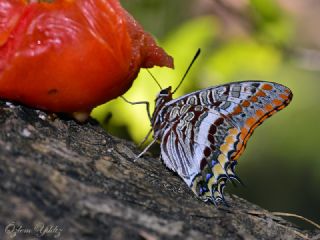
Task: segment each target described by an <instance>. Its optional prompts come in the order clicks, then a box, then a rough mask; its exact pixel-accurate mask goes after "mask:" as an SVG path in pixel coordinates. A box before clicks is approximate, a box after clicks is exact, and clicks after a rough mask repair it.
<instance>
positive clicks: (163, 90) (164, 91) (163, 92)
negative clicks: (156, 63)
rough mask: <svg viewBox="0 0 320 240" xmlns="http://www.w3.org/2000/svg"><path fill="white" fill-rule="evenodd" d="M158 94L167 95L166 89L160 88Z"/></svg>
mask: <svg viewBox="0 0 320 240" xmlns="http://www.w3.org/2000/svg"><path fill="white" fill-rule="evenodd" d="M159 95H160V96H164V95H168V89H162V90H161V91H160V92H159Z"/></svg>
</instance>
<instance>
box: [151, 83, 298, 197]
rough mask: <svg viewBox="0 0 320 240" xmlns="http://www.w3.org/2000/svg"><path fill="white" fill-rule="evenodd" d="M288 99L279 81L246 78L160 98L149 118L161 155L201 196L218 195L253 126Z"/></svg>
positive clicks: (230, 174)
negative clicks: (247, 79) (151, 116)
mask: <svg viewBox="0 0 320 240" xmlns="http://www.w3.org/2000/svg"><path fill="white" fill-rule="evenodd" d="M170 97H171V95H170ZM291 98H292V93H291V91H290V90H289V89H288V88H286V87H284V86H282V85H280V84H276V83H270V82H262V81H245V82H235V83H230V84H225V85H221V86H217V87H211V88H207V89H203V90H200V91H197V92H193V93H190V94H187V95H185V96H182V97H180V98H178V99H174V100H171V101H163V103H164V104H162V105H161V106H160V104H159V105H158V106H156V110H155V112H157V116H154V121H153V127H154V131H155V136H157V137H158V138H159V137H160V138H161V139H160V140H161V157H162V159H163V160H164V163H165V164H166V165H167V166H168V167H169V168H170V169H172V170H173V171H175V172H177V173H178V174H179V175H180V177H182V178H183V179H184V181H185V182H186V183H187V184H188V185H189V187H191V188H192V190H193V191H194V192H195V193H196V195H197V196H199V197H200V198H201V199H203V200H205V201H207V200H211V201H213V202H216V201H218V200H221V199H222V200H223V193H222V191H223V187H224V184H225V182H226V181H228V180H230V179H234V178H237V177H236V176H235V174H234V166H235V164H236V161H235V160H236V159H237V158H238V157H239V156H240V155H241V153H242V152H243V150H244V148H245V145H246V142H247V141H248V139H249V137H250V136H251V134H252V132H253V130H254V129H255V128H256V127H257V126H258V125H260V124H261V123H262V122H263V121H264V120H265V119H266V118H268V117H270V116H271V115H273V114H274V113H275V112H277V111H279V110H281V109H282V108H284V107H285V106H286V105H288V103H289V102H290V100H291ZM157 107H158V109H157ZM158 119H161V121H162V124H161V126H160V127H159V126H157V124H156V123H157V122H159V121H157V120H158Z"/></svg>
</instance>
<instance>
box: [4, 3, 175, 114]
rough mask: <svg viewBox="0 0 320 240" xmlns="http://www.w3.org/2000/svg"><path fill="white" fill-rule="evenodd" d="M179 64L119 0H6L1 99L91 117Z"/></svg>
mask: <svg viewBox="0 0 320 240" xmlns="http://www.w3.org/2000/svg"><path fill="white" fill-rule="evenodd" d="M155 65H157V66H167V67H173V61H172V58H171V57H170V56H168V55H167V54H166V53H165V52H164V51H163V50H162V49H161V48H159V47H158V46H157V45H156V43H155V41H154V40H153V38H152V37H151V36H150V35H149V34H148V33H146V32H144V31H143V29H142V28H141V26H140V25H139V24H138V23H137V22H136V21H135V20H134V19H133V18H132V17H131V16H130V15H129V14H128V13H127V12H126V11H125V10H124V9H123V8H122V7H121V5H120V4H119V2H118V0H56V1H55V2H53V3H32V4H28V3H27V2H26V1H23V0H1V2H0V98H2V99H6V100H12V101H17V102H21V103H23V104H26V105H28V106H31V107H35V108H40V109H44V110H48V111H51V112H79V111H81V112H83V111H85V112H89V111H91V110H92V108H94V107H95V106H97V105H100V104H102V103H105V102H107V101H109V100H111V99H113V98H116V97H118V96H120V95H122V94H123V93H124V92H126V91H127V90H128V88H129V87H130V86H131V84H132V82H133V80H134V79H135V77H136V76H137V74H138V72H139V70H140V68H141V67H146V68H149V67H153V66H155Z"/></svg>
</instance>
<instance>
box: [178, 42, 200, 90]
mask: <svg viewBox="0 0 320 240" xmlns="http://www.w3.org/2000/svg"><path fill="white" fill-rule="evenodd" d="M200 52H201V50H200V48H199V49H198V50H197V52H196V54H195V55H194V57H193V59H192V61H191V63H190V64H189V67H188V68H187V71H186V72H185V73H184V75H183V77H182V79H181V81H180V83H179V84H178V86H177V87H176V88H175V89H174V91H173V92H172V94H174V93H175V92H176V91H177V90H178V88H179V87H180V85H181V84H182V82H183V81H184V79H185V78H186V76H187V74H188V72H189V70H190V68H191V67H192V65H193V63H194V62H195V61H196V59H197V58H198V57H199V54H200Z"/></svg>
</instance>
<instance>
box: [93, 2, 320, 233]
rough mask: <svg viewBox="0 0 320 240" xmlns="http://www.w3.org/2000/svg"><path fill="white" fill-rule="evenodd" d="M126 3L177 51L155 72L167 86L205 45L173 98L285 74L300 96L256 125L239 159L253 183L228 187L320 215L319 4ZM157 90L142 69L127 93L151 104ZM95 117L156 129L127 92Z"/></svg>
mask: <svg viewBox="0 0 320 240" xmlns="http://www.w3.org/2000/svg"><path fill="white" fill-rule="evenodd" d="M121 2H122V4H123V5H124V7H125V8H126V9H127V10H128V11H129V12H130V13H131V14H132V15H133V16H134V17H135V18H136V19H137V20H138V21H139V22H140V23H141V24H142V25H143V26H144V28H145V29H146V30H147V31H148V32H150V33H152V34H153V35H154V36H155V37H156V38H157V39H158V42H159V44H160V45H161V46H162V47H163V48H164V49H165V50H166V51H167V52H168V53H169V54H170V55H172V56H173V57H174V60H175V69H174V70H170V69H165V68H154V69H152V70H151V71H152V73H153V74H154V75H155V76H156V78H157V79H158V80H159V82H160V84H161V85H162V87H167V86H169V85H172V86H176V85H177V83H178V81H179V80H180V79H181V76H182V75H183V73H184V72H185V70H186V68H187V66H188V64H189V63H190V61H191V59H192V57H193V55H194V54H195V52H196V50H197V49H198V48H201V49H202V54H201V55H200V58H199V59H198V60H197V62H196V63H195V65H194V66H193V68H192V69H191V72H190V74H189V75H188V77H187V79H186V80H185V82H184V83H183V85H182V86H181V88H180V89H179V91H178V92H177V93H176V94H175V97H179V96H181V95H183V94H186V93H189V92H191V91H194V90H197V89H201V88H206V87H209V86H214V85H217V84H221V83H227V82H231V81H238V80H250V79H261V80H270V81H275V82H279V83H282V84H284V85H286V86H288V87H289V88H290V89H291V90H292V91H293V93H294V98H293V101H292V103H291V104H290V105H289V106H288V107H287V108H286V109H284V110H283V111H281V112H279V113H277V114H276V115H275V116H273V117H272V118H270V119H268V120H267V121H266V122H265V123H264V124H262V126H260V127H259V128H258V129H257V130H256V131H255V134H254V135H253V137H252V138H251V140H250V141H249V144H248V146H247V149H246V151H245V153H244V154H243V155H242V157H241V158H240V160H239V165H238V169H237V173H238V175H239V176H240V177H241V179H242V180H243V181H244V182H245V184H246V186H247V187H246V188H243V187H240V188H237V189H234V188H233V187H232V186H229V187H228V188H227V190H226V191H228V192H233V193H236V194H237V195H239V196H241V197H243V198H245V199H247V200H249V201H251V202H253V203H256V204H258V205H260V206H262V207H264V208H266V209H268V210H270V211H281V212H290V213H296V214H300V215H302V216H304V217H307V218H310V219H312V220H314V221H317V222H318V223H319V222H320V204H319V203H320V191H319V190H320V189H319V184H320V153H319V149H318V147H319V143H320V141H319V139H318V134H319V133H320V124H319V118H320V108H319V106H318V104H319V103H320V94H319V90H320V30H319V28H318V26H317V23H319V22H320V15H319V14H318V13H319V12H320V2H319V1H316V0H304V1H301V0H274V1H272V0H220V1H219V0H175V1H171V0H122V1H121ZM158 92H159V88H158V86H157V85H156V84H155V82H154V81H153V80H152V78H151V77H150V75H149V74H148V73H147V72H146V71H145V70H142V71H141V73H140V75H139V77H138V78H137V79H136V80H135V82H134V85H133V86H132V88H131V89H130V90H129V91H128V92H127V93H126V94H125V97H126V98H127V99H129V100H130V101H143V100H147V101H149V102H150V103H151V109H153V101H154V98H155V96H156V94H157V93H158ZM93 116H94V117H95V118H97V119H98V120H99V121H100V122H101V123H103V124H104V126H105V127H106V128H107V130H108V131H109V132H111V133H112V134H115V135H118V136H120V137H127V138H129V139H133V140H134V141H136V142H139V141H141V140H142V139H143V138H144V136H145V135H146V133H147V132H148V130H149V129H150V123H149V120H148V118H147V114H146V110H145V107H144V106H137V105H135V106H132V105H129V104H127V103H125V102H124V101H123V100H122V99H120V98H118V99H116V100H114V101H112V102H109V103H107V104H105V105H103V106H100V107H98V108H97V109H95V110H94V112H93ZM230 185H231V184H230ZM301 225H303V223H302V224H301ZM306 226H307V225H304V227H306ZM309 227H310V228H312V227H311V226H309Z"/></svg>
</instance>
